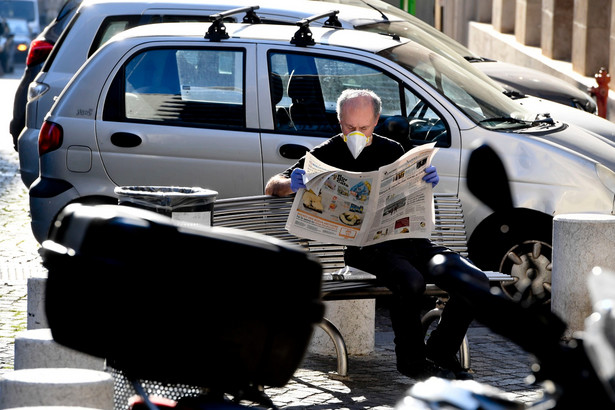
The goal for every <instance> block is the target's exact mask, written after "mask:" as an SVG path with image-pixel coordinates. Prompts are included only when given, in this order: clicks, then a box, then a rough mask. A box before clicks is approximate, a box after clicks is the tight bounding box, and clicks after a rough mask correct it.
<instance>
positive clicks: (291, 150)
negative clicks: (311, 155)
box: [280, 144, 310, 159]
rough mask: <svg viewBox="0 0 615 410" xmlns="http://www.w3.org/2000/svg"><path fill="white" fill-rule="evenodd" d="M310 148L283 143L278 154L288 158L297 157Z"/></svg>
mask: <svg viewBox="0 0 615 410" xmlns="http://www.w3.org/2000/svg"><path fill="white" fill-rule="evenodd" d="M309 150H310V149H309V148H308V147H305V146H303V145H298V144H284V145H282V146H281V147H280V155H281V156H283V157H284V158H288V159H299V158H301V157H302V156H304V155H305V153H306V152H308V151H309Z"/></svg>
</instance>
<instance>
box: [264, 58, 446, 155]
mask: <svg viewBox="0 0 615 410" xmlns="http://www.w3.org/2000/svg"><path fill="white" fill-rule="evenodd" d="M269 67H270V76H269V77H270V90H271V107H272V111H273V116H274V128H275V129H276V130H278V131H281V132H290V133H293V132H297V133H301V134H302V135H313V136H331V135H332V134H335V133H338V132H340V129H339V124H338V119H337V114H336V104H337V98H338V96H339V95H340V93H341V92H342V91H343V90H345V89H348V88H355V89H370V90H372V91H374V92H375V93H376V94H378V95H379V96H380V98H381V99H382V115H381V118H380V121H379V125H378V127H377V128H376V132H377V133H379V134H382V135H384V136H387V137H389V138H392V139H395V140H397V141H398V142H400V143H402V145H404V148H406V149H408V148H411V147H412V146H414V145H417V144H425V143H428V142H434V141H435V142H437V143H438V146H442V147H448V146H450V137H449V133H448V131H447V127H446V124H445V123H444V122H443V121H442V120H441V118H440V116H439V115H438V114H437V113H436V112H435V111H434V110H433V109H432V108H431V106H430V105H429V104H428V103H427V102H425V101H424V100H423V99H422V98H420V97H418V96H417V95H416V94H415V93H413V92H412V91H410V90H409V89H407V88H406V87H402V85H401V84H400V82H399V81H398V80H396V79H394V78H392V77H390V76H388V75H387V74H386V73H385V72H383V71H381V70H379V69H377V68H375V67H372V66H369V65H367V64H363V63H361V62H357V61H352V60H347V59H341V58H340V59H338V58H331V57H323V56H320V55H309V54H294V53H283V52H271V53H270V54H269Z"/></svg>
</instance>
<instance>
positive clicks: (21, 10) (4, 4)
mask: <svg viewBox="0 0 615 410" xmlns="http://www.w3.org/2000/svg"><path fill="white" fill-rule="evenodd" d="M0 16H2V17H5V18H17V19H24V20H26V21H27V22H28V26H30V31H31V32H32V33H33V35H38V33H40V32H41V25H40V24H41V23H40V16H39V13H38V0H0Z"/></svg>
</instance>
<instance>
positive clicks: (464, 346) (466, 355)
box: [421, 308, 470, 370]
mask: <svg viewBox="0 0 615 410" xmlns="http://www.w3.org/2000/svg"><path fill="white" fill-rule="evenodd" d="M440 316H442V309H441V308H433V309H431V310H430V311H429V312H427V313H425V315H424V316H423V318H422V319H421V323H422V324H423V329H424V330H425V333H427V329H428V328H429V325H431V324H432V323H433V322H434V321H439V320H440ZM459 364H461V367H463V368H464V369H466V370H468V369H469V368H470V344H469V342H468V335H467V334H466V335H465V336H464V337H463V342H461V346H460V347H459Z"/></svg>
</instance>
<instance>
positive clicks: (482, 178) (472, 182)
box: [466, 144, 514, 212]
mask: <svg viewBox="0 0 615 410" xmlns="http://www.w3.org/2000/svg"><path fill="white" fill-rule="evenodd" d="M466 172H467V174H466V175H467V184H468V189H469V190H470V192H472V194H474V196H476V197H477V198H478V199H479V200H480V201H482V202H483V203H484V204H485V205H487V206H488V207H489V208H491V209H492V210H493V211H494V212H497V211H502V210H506V209H510V208H512V207H513V206H514V204H513V200H512V194H511V192H510V186H509V183H508V175H507V174H506V169H505V168H504V164H503V163H502V160H501V159H500V157H499V156H498V154H497V153H496V152H495V151H494V150H493V148H491V147H490V146H489V145H487V144H483V145H481V146H480V147H478V148H476V149H475V150H474V151H472V153H471V154H470V158H469V160H468V168H467V171H466Z"/></svg>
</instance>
